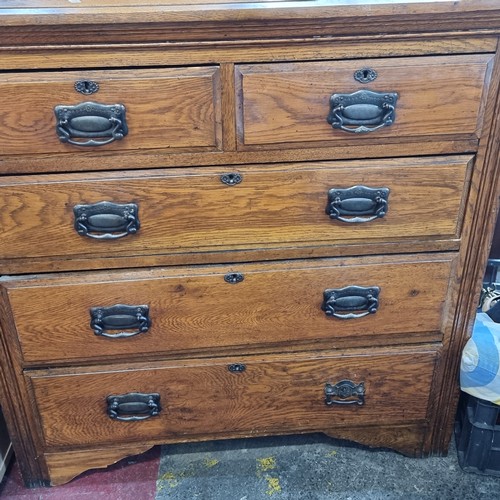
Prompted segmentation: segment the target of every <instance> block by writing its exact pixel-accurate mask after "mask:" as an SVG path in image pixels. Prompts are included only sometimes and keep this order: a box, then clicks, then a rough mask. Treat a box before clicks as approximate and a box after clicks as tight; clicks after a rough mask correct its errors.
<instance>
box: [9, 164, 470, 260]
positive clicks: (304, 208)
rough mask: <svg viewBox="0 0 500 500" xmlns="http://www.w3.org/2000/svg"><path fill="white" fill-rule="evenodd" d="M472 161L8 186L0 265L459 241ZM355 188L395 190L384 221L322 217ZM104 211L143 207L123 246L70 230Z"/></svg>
mask: <svg viewBox="0 0 500 500" xmlns="http://www.w3.org/2000/svg"><path fill="white" fill-rule="evenodd" d="M470 160H471V157H470V156H458V157H439V158H427V159H420V158H410V159H390V160H380V161H377V160H369V161H352V162H313V163H310V164H305V165H304V164H286V165H285V164H283V165H276V166H266V165H255V166H243V167H237V168H234V167H227V168H204V169H186V170H176V169H171V170H163V171H158V172H156V171H149V172H148V171H136V172H130V173H127V174H124V173H117V174H113V173H108V174H94V175H92V176H91V175H89V174H75V175H46V176H40V175H38V176H27V177H14V178H0V204H1V205H2V206H4V207H5V208H4V210H3V211H2V213H1V215H0V220H1V221H2V225H1V226H0V241H1V242H2V257H3V258H4V259H15V258H17V257H23V258H36V257H65V256H71V257H84V258H86V259H88V260H89V261H92V266H95V262H96V259H98V258H99V257H117V256H122V257H124V256H129V257H132V256H134V255H140V254H146V255H152V254H166V253H169V252H180V251H192V250H195V251H207V250H210V249H214V250H215V249H216V250H224V249H240V250H241V249H245V248H253V249H255V248H260V249H265V248H266V246H275V247H276V246H280V245H291V244H292V245H293V246H294V247H304V248H305V247H310V246H314V245H321V244H323V245H325V244H329V245H343V244H349V243H361V242H362V243H363V244H369V243H370V242H373V243H377V242H380V241H385V242H398V241H404V240H407V239H413V240H419V239H423V240H432V239H439V240H445V239H457V238H460V231H461V221H462V206H463V203H464V201H465V199H466V197H467V192H468V186H467V183H468V175H469V170H468V166H470V165H472V163H471V161H470ZM231 172H235V173H238V174H240V175H241V176H242V182H241V183H240V184H237V185H235V186H227V185H225V184H224V183H222V182H221V175H223V174H226V173H231ZM356 185H365V186H368V187H373V188H379V187H387V188H389V189H390V194H389V198H388V211H387V215H386V216H385V217H384V218H381V219H376V220H373V221H371V222H366V223H358V224H355V223H346V222H341V221H338V220H332V219H331V218H330V217H329V216H328V215H327V214H326V213H325V208H326V206H327V202H328V191H329V190H330V189H332V188H349V187H353V186H356ZM101 201H112V202H115V203H136V204H137V205H138V206H139V219H140V223H141V228H140V229H139V231H138V232H137V233H136V234H134V235H128V236H126V237H124V238H121V239H118V240H106V241H101V240H95V239H92V238H88V237H84V236H80V235H79V234H78V233H77V232H76V230H75V229H74V227H73V225H74V220H75V216H74V214H73V207H74V206H75V205H78V204H92V203H98V202H101ZM33 241H36V242H37V244H36V245H33V244H32V242H33ZM54 242H57V244H56V245H55V244H54ZM429 245H432V242H431V241H429ZM0 262H1V261H0ZM102 266H104V267H105V266H106V263H105V262H103V263H102ZM79 268H80V269H81V268H82V267H81V266H79Z"/></svg>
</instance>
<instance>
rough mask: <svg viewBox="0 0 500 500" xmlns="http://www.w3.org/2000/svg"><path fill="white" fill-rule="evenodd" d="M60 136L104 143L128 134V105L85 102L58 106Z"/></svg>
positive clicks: (90, 143) (86, 143)
mask: <svg viewBox="0 0 500 500" xmlns="http://www.w3.org/2000/svg"><path fill="white" fill-rule="evenodd" d="M54 113H55V115H56V120H57V125H56V132H57V135H58V137H59V140H60V141H61V142H64V143H68V144H72V145H74V146H104V145H105V144H109V143H111V142H113V141H119V140H121V139H123V138H124V137H125V136H126V135H127V134H128V127H127V120H126V118H125V106H124V105H123V104H99V103H97V102H82V103H80V104H76V105H75V106H66V105H59V106H56V107H55V108H54Z"/></svg>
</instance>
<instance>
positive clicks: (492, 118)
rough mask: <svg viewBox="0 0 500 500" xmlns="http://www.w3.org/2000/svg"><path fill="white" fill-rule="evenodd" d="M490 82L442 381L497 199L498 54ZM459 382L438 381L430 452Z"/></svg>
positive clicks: (472, 299)
mask: <svg viewBox="0 0 500 500" xmlns="http://www.w3.org/2000/svg"><path fill="white" fill-rule="evenodd" d="M495 59H496V60H495V67H494V73H493V75H492V85H491V89H490V93H489V96H488V101H487V106H486V109H485V118H484V123H485V130H484V132H483V137H482V139H481V145H480V149H479V151H478V154H477V160H476V165H475V169H474V175H473V177H472V181H471V196H470V197H469V200H468V206H467V208H466V213H467V218H466V222H465V232H464V241H463V244H462V246H461V251H460V253H459V259H460V260H459V262H460V264H459V268H458V269H460V273H459V274H458V275H457V278H456V279H457V283H459V284H460V287H459V288H458V289H457V291H456V294H453V295H452V297H451V299H450V300H451V301H453V302H454V303H455V304H456V308H457V309H456V313H455V315H454V317H453V322H452V323H450V326H449V328H450V333H451V335H450V336H449V339H448V340H447V342H446V343H445V351H444V352H443V357H442V362H441V363H440V366H439V368H438V370H437V372H436V373H437V376H438V377H439V378H440V379H441V380H443V381H446V380H456V379H457V373H458V371H459V366H460V360H461V355H462V350H463V346H464V344H465V342H466V341H467V338H468V337H469V336H470V335H471V334H472V326H473V322H474V319H475V315H476V312H477V304H478V300H479V292H480V290H481V286H482V279H483V276H484V273H485V270H486V263H487V259H488V254H489V249H490V246H491V240H492V237H493V232H494V227H495V223H496V220H497V215H498V208H499V199H500V142H499V140H498V138H499V137H500V113H499V109H500V52H497V55H496V58H495ZM459 394H460V391H459V387H458V384H454V383H442V384H441V387H440V391H439V392H438V394H437V397H436V400H435V401H433V402H432V405H433V407H434V408H435V410H434V415H433V421H432V424H431V432H430V433H429V435H428V436H427V441H428V443H429V444H428V445H426V446H429V447H430V448H431V450H432V452H433V453H441V452H442V450H443V449H445V448H446V447H447V445H448V443H449V440H450V438H451V436H452V433H453V425H454V421H455V414H456V408H457V403H458V398H459Z"/></svg>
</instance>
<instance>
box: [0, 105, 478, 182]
mask: <svg viewBox="0 0 500 500" xmlns="http://www.w3.org/2000/svg"><path fill="white" fill-rule="evenodd" d="M228 114H229V113H228ZM478 142H479V141H478V138H471V137H465V136H458V137H457V136H453V137H450V136H446V137H445V136H438V137H428V138H422V137H419V138H418V139H411V138H404V139H397V138H396V139H387V140H385V141H384V142H383V143H381V142H380V141H378V142H377V141H376V140H369V139H367V140H366V142H363V143H362V144H361V143H358V145H356V146H352V145H349V146H340V145H339V146H334V147H331V146H328V143H319V144H315V146H316V147H309V148H297V149H296V148H290V149H283V147H282V146H281V145H276V144H271V145H266V146H258V147H257V146H253V147H254V148H255V150H253V151H209V152H206V151H202V150H201V149H203V148H201V149H197V150H196V152H193V149H191V150H189V149H187V148H186V149H184V150H181V151H180V150H178V149H175V150H173V151H175V152H173V151H172V150H165V149H154V150H135V151H120V154H119V155H117V154H116V152H115V151H106V150H104V149H101V150H99V151H83V152H81V153H79V154H75V153H68V154H56V155H54V154H43V155H42V154H40V155H9V156H0V174H8V175H10V174H24V173H42V172H47V173H50V172H53V173H55V172H81V171H105V170H120V171H125V170H133V169H137V167H138V166H141V168H164V167H180V166H207V165H242V164H245V163H263V164H268V163H282V162H284V161H288V162H296V161H320V160H331V159H332V158H335V159H353V158H387V157H390V156H393V157H399V156H418V155H420V154H421V153H422V144H424V143H425V152H426V154H428V155H450V154H462V153H474V152H475V151H477V146H478ZM318 146H320V147H318ZM259 149H260V150H259Z"/></svg>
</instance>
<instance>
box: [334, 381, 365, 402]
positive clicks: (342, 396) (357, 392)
mask: <svg viewBox="0 0 500 500" xmlns="http://www.w3.org/2000/svg"><path fill="white" fill-rule="evenodd" d="M334 398H338V399H334ZM325 404H326V405H327V406H333V405H358V406H363V405H364V404H365V383H364V382H360V383H359V384H355V383H354V382H352V381H351V380H341V381H340V382H338V383H337V384H335V385H332V384H325Z"/></svg>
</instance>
